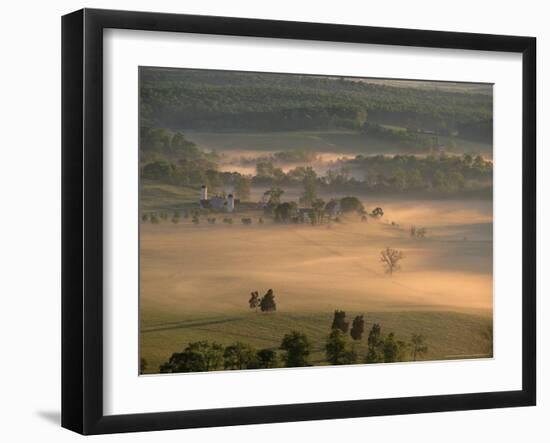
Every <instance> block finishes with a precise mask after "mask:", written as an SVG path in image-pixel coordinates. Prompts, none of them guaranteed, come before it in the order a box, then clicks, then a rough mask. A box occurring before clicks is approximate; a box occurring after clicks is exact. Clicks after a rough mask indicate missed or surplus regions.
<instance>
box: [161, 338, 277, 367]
mask: <svg viewBox="0 0 550 443" xmlns="http://www.w3.org/2000/svg"><path fill="white" fill-rule="evenodd" d="M276 365H277V352H276V351H275V350H273V349H267V348H266V349H260V350H256V349H254V348H253V347H252V346H250V345H248V344H246V343H242V342H236V343H233V344H231V345H229V346H225V347H224V346H222V345H221V344H219V343H215V342H213V343H210V342H208V341H197V342H193V343H189V344H188V345H187V346H186V347H185V349H183V351H182V352H175V353H173V354H172V355H171V357H170V358H169V359H168V361H167V362H165V363H163V364H162V365H161V366H160V372H162V373H167V372H168V373H169V372H206V371H216V370H219V369H258V368H273V367H275V366H276Z"/></svg>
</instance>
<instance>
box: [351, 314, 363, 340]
mask: <svg viewBox="0 0 550 443" xmlns="http://www.w3.org/2000/svg"><path fill="white" fill-rule="evenodd" d="M364 331H365V319H364V318H363V316H362V315H358V316H356V317H355V318H354V319H353V322H352V324H351V330H350V335H351V338H353V339H354V340H361V338H363V332H364Z"/></svg>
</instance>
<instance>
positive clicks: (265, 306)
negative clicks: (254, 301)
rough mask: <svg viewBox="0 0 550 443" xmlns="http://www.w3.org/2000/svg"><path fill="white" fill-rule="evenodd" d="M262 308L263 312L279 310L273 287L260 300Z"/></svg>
mask: <svg viewBox="0 0 550 443" xmlns="http://www.w3.org/2000/svg"><path fill="white" fill-rule="evenodd" d="M260 310H261V311H262V312H273V311H276V310H277V303H275V294H274V293H273V289H269V290H268V291H267V292H266V293H265V295H264V296H263V297H262V299H261V300H260Z"/></svg>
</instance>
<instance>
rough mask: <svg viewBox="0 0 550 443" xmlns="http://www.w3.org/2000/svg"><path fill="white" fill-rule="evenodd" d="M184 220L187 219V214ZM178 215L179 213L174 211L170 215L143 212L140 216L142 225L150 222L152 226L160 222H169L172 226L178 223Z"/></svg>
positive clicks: (166, 213)
mask: <svg viewBox="0 0 550 443" xmlns="http://www.w3.org/2000/svg"><path fill="white" fill-rule="evenodd" d="M185 218H187V214H186V215H185ZM180 219H181V217H180V213H179V211H174V212H173V213H172V215H170V214H169V213H168V212H160V213H157V212H144V213H143V214H141V221H142V222H143V223H147V222H150V223H152V224H154V225H158V224H159V223H160V222H161V221H168V220H170V221H171V222H172V223H174V224H178V223H179V222H180Z"/></svg>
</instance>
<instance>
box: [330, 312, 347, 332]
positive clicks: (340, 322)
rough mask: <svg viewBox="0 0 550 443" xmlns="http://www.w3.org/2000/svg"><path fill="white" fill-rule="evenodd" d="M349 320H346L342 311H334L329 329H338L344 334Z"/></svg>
mask: <svg viewBox="0 0 550 443" xmlns="http://www.w3.org/2000/svg"><path fill="white" fill-rule="evenodd" d="M348 328H349V322H347V321H346V313H345V312H344V311H339V310H336V311H334V319H333V320H332V327H331V329H339V330H340V331H342V332H343V333H344V334H347V332H348Z"/></svg>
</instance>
